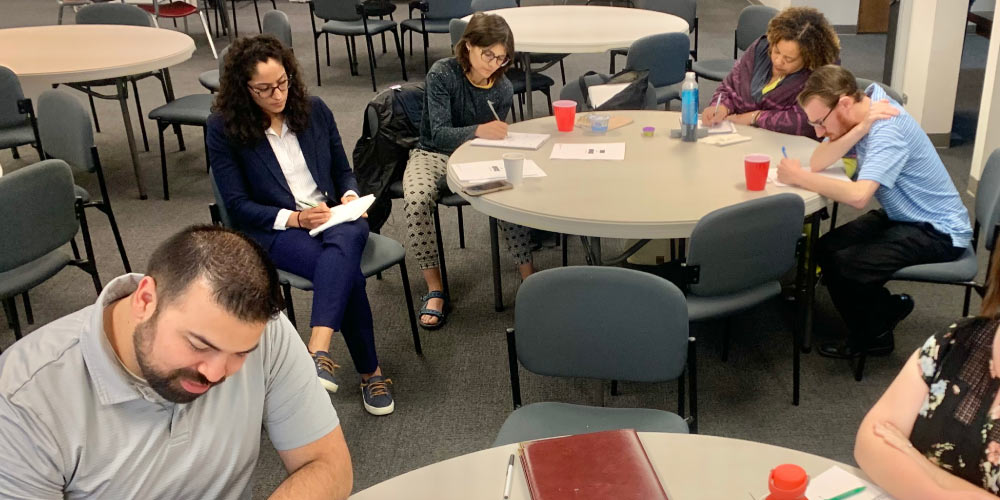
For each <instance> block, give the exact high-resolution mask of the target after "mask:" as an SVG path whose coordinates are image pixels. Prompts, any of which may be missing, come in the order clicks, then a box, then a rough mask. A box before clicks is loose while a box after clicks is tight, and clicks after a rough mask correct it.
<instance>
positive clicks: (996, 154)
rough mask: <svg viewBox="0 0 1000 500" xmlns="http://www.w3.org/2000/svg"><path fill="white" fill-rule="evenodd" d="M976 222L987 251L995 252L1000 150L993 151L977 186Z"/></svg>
mask: <svg viewBox="0 0 1000 500" xmlns="http://www.w3.org/2000/svg"><path fill="white" fill-rule="evenodd" d="M976 220H977V221H979V226H980V228H979V230H980V232H982V234H983V236H982V238H983V241H985V242H986V249H987V250H990V251H992V250H993V238H994V237H995V235H994V234H993V233H994V231H993V228H994V227H995V226H996V225H997V224H1000V148H998V149H995V150H993V153H991V154H990V157H989V158H987V160H986V165H985V166H983V173H982V175H980V178H979V185H978V186H976Z"/></svg>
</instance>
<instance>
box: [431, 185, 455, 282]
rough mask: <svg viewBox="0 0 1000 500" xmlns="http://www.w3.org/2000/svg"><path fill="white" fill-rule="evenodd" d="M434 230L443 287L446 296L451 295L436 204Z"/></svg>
mask: <svg viewBox="0 0 1000 500" xmlns="http://www.w3.org/2000/svg"><path fill="white" fill-rule="evenodd" d="M434 232H435V234H436V236H437V247H438V264H439V265H440V266H441V288H443V290H442V291H443V292H444V296H445V297H449V298H450V297H451V293H450V291H449V289H448V266H447V264H446V263H445V260H444V239H443V238H442V237H441V216H440V215H439V214H438V205H437V203H435V204H434Z"/></svg>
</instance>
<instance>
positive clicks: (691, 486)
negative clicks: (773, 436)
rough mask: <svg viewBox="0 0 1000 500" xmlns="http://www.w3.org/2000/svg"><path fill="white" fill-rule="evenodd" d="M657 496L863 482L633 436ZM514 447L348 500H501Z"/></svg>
mask: <svg viewBox="0 0 1000 500" xmlns="http://www.w3.org/2000/svg"><path fill="white" fill-rule="evenodd" d="M639 438H640V439H641V440H642V443H643V447H644V448H645V449H646V454H647V455H648V456H649V460H650V462H652V464H653V468H654V469H655V470H656V474H657V475H658V476H659V478H660V483H661V484H662V485H663V489H664V490H666V492H667V496H668V497H669V498H670V499H671V500H719V499H727V500H730V499H731V500H743V499H748V498H751V497H752V498H756V499H758V500H759V499H762V498H763V497H764V496H765V495H766V494H767V478H768V474H769V473H770V471H771V469H773V468H774V467H776V466H778V465H780V464H784V463H792V464H796V465H799V466H801V467H802V468H804V469H805V470H806V473H807V474H809V476H810V477H815V476H817V475H819V474H822V473H823V472H824V471H826V470H827V469H829V468H830V467H833V466H839V467H840V468H842V469H844V470H846V471H848V472H849V473H852V474H854V475H856V476H858V477H860V478H861V479H863V480H866V481H867V477H866V476H865V475H864V473H863V472H861V471H860V470H858V469H856V468H854V467H851V466H849V465H845V464H842V463H839V462H836V461H833V460H830V459H828V458H823V457H820V456H816V455H812V454H809V453H804V452H801V451H795V450H790V449H788V448H782V447H779V446H772V445H768V444H763V443H755V442H752V441H743V440H740V439H730V438H723V437H716V436H705V435H696V434H664V433H655V432H640V433H639ZM516 450H517V445H516V444H510V445H506V446H498V447H496V448H490V449H488V450H482V451H478V452H475V453H470V454H468V455H462V456H460V457H455V458H452V459H450V460H445V461H443V462H438V463H436V464H432V465H428V466H426V467H422V468H420V469H416V470H413V471H410V472H407V473H406V474H402V475H400V476H397V477H394V478H392V479H389V480H387V481H385V482H382V483H379V484H376V485H375V486H372V487H371V488H368V489H366V490H364V491H361V492H358V493H357V494H355V495H354V496H352V497H351V498H352V499H354V500H368V499H372V500H374V499H379V500H381V499H385V498H406V499H407V500H420V499H428V500H431V499H433V500H447V499H455V500H467V499H471V498H503V489H504V480H505V478H506V472H507V460H508V458H509V457H510V454H511V453H515V452H516ZM510 498H511V500H528V499H530V498H531V495H530V494H529V493H528V484H527V482H526V481H525V478H524V471H523V470H522V469H521V467H520V465H519V463H518V462H517V461H515V472H514V480H513V482H512V486H511V493H510Z"/></svg>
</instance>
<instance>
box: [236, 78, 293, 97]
mask: <svg viewBox="0 0 1000 500" xmlns="http://www.w3.org/2000/svg"><path fill="white" fill-rule="evenodd" d="M291 82H292V77H290V76H286V77H285V79H284V80H282V81H280V82H278V83H277V84H275V85H262V86H259V87H255V86H253V85H250V84H247V87H249V88H250V90H251V91H253V93H254V94H257V97H273V96H274V91H275V90H280V91H281V92H287V91H288V84H289V83H291Z"/></svg>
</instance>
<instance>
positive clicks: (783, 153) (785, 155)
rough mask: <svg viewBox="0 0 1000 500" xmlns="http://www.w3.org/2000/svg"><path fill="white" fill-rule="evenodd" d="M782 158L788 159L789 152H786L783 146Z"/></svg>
mask: <svg viewBox="0 0 1000 500" xmlns="http://www.w3.org/2000/svg"><path fill="white" fill-rule="evenodd" d="M781 156H784V157H785V158H788V151H785V147H784V146H781Z"/></svg>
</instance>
